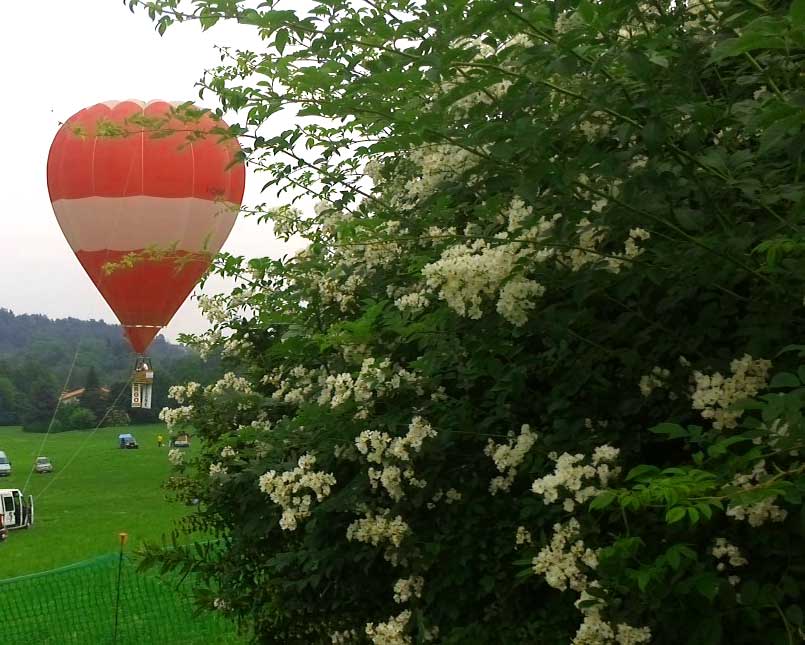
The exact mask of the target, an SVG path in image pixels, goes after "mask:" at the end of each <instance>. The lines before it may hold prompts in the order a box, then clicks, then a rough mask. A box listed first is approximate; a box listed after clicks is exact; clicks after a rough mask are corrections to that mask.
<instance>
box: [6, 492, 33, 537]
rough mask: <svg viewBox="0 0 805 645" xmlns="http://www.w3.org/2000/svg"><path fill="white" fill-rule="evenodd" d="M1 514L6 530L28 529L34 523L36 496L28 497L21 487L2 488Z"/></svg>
mask: <svg viewBox="0 0 805 645" xmlns="http://www.w3.org/2000/svg"><path fill="white" fill-rule="evenodd" d="M0 515H2V517H3V527H4V528H5V530H7V531H8V530H11V529H27V528H28V527H29V526H33V523H34V497H33V495H28V499H25V496H24V495H23V494H22V492H21V491H20V489H19V488H0Z"/></svg>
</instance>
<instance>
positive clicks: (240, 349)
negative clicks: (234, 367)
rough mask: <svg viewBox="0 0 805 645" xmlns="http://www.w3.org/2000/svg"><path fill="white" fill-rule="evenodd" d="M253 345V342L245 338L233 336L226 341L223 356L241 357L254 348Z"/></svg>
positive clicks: (222, 351) (222, 349)
mask: <svg viewBox="0 0 805 645" xmlns="http://www.w3.org/2000/svg"><path fill="white" fill-rule="evenodd" d="M252 347H253V346H252V344H251V343H250V342H249V341H248V340H246V339H245V338H235V337H234V336H233V337H231V338H227V339H226V340H225V341H224V344H223V346H222V347H221V356H224V357H226V358H230V357H239V356H242V355H244V354H245V353H246V352H248V351H249V350H250V349H252Z"/></svg>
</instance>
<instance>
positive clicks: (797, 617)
mask: <svg viewBox="0 0 805 645" xmlns="http://www.w3.org/2000/svg"><path fill="white" fill-rule="evenodd" d="M785 617H786V619H787V620H788V622H789V623H792V624H794V625H797V626H800V625H802V609H800V608H799V607H797V606H796V605H791V606H790V607H787V608H786V610H785Z"/></svg>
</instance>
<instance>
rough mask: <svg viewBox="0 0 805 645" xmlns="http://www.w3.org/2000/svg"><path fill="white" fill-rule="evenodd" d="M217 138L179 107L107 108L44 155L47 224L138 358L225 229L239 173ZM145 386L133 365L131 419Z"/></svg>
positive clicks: (79, 121) (232, 146)
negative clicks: (50, 214) (51, 221)
mask: <svg viewBox="0 0 805 645" xmlns="http://www.w3.org/2000/svg"><path fill="white" fill-rule="evenodd" d="M226 127H227V126H226V124H225V123H224V122H223V121H220V120H217V119H215V118H214V116H213V115H211V114H210V113H209V112H203V111H201V110H199V109H198V108H195V107H193V106H190V105H189V104H181V105H180V104H171V103H167V102H164V101H152V102H151V103H147V104H146V103H142V102H138V101H122V102H119V103H118V102H107V103H98V104H97V105H93V106H92V107H89V108H86V109H84V110H81V111H80V112H78V113H77V114H75V115H73V116H72V117H70V119H68V120H67V122H66V123H65V124H64V125H63V126H62V127H61V128H60V129H59V131H58V132H57V133H56V137H55V138H54V140H53V144H52V145H51V148H50V155H49V156H48V165H47V180H48V191H49V192H50V200H51V202H52V203H53V211H54V212H55V214H56V219H57V220H58V222H59V226H60V227H61V229H62V232H63V233H64V236H65V238H67V242H68V244H69V245H70V247H71V248H72V250H73V252H74V253H75V255H76V257H77V258H78V261H79V262H80V263H81V266H83V267H84V270H85V271H86V272H87V274H88V275H89V277H90V279H91V280H92V281H93V282H94V283H95V286H96V287H97V288H98V291H100V293H101V295H102V296H103V297H104V299H105V300H106V302H107V303H108V304H109V306H110V307H111V309H112V311H113V312H114V313H115V315H116V316H117V318H118V320H119V321H120V323H121V324H122V325H123V329H124V330H125V333H126V335H127V336H128V339H129V342H130V343H131V346H132V348H133V349H134V351H135V352H136V353H137V354H138V355H141V356H142V355H144V354H145V352H146V351H147V349H148V347H149V345H150V344H151V342H152V341H153V339H154V337H155V336H156V335H157V333H158V332H159V330H160V329H161V328H162V327H164V326H165V325H167V324H168V322H170V320H171V318H172V317H173V315H174V314H175V313H176V310H177V309H178V308H179V307H180V305H181V304H182V303H183V302H184V300H185V299H186V298H187V296H188V295H190V292H191V291H192V290H193V288H194V287H195V285H196V283H197V282H198V281H199V279H200V278H201V277H202V276H203V275H204V272H205V271H206V270H207V269H208V268H209V266H210V262H211V261H212V259H213V257H214V256H215V254H216V253H217V252H218V251H219V250H220V249H221V246H222V245H223V244H224V242H225V241H226V238H227V237H228V235H229V232H230V231H231V230H232V226H233V225H234V224H235V219H236V218H237V214H238V209H239V207H240V203H241V200H242V199H243V189H244V183H245V168H244V166H243V164H242V163H239V162H238V163H234V162H235V160H236V158H237V155H238V153H239V152H240V146H239V145H238V143H237V140H235V139H234V138H224V137H222V136H221V134H220V133H219V132H218V131H220V130H222V129H225V128H226ZM138 381H139V383H138ZM152 381H153V372H152V371H151V368H150V366H149V365H148V364H147V363H146V362H145V359H143V358H141V359H140V360H138V364H137V369H136V370H135V375H134V378H133V385H132V405H133V406H134V407H150V394H151V392H150V389H151V387H150V386H151V382H152ZM137 385H140V386H141V387H139V388H137V387H135V386H137Z"/></svg>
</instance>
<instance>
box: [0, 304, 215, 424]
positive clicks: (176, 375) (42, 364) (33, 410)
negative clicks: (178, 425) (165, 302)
mask: <svg viewBox="0 0 805 645" xmlns="http://www.w3.org/2000/svg"><path fill="white" fill-rule="evenodd" d="M148 354H149V356H150V358H151V366H152V367H153V368H154V371H155V374H156V378H155V381H154V393H153V408H152V409H151V410H138V411H132V410H130V409H129V406H128V394H127V382H128V380H129V377H130V376H131V370H132V368H133V367H134V353H133V352H132V350H131V348H130V347H129V345H128V342H127V341H126V339H125V337H124V336H123V329H122V328H121V327H120V326H119V325H110V324H108V323H105V322H102V321H99V320H79V319H77V318H62V319H57V320H52V319H50V318H48V317H47V316H42V315H38V314H34V315H31V314H22V315H19V316H17V315H15V314H14V313H13V312H12V311H10V310H8V309H3V308H0V426H2V425H18V424H22V423H23V421H24V420H25V419H26V418H28V419H30V418H33V417H37V418H38V417H42V419H43V420H44V421H45V422H47V421H49V419H50V417H51V416H52V414H53V412H52V411H53V410H54V408H55V406H56V401H58V399H59V397H61V395H62V394H63V393H64V392H65V391H71V390H77V389H80V388H83V387H84V386H85V385H87V382H88V379H89V375H90V372H94V375H95V376H93V378H94V379H95V384H96V385H95V386H96V387H97V386H100V387H101V390H102V391H107V390H108V391H110V392H111V393H112V394H114V393H116V392H117V393H120V395H122V397H118V395H114V397H113V398H114V399H115V400H116V401H118V407H120V408H121V409H125V410H128V412H129V414H130V416H131V418H132V420H134V421H135V422H146V423H150V422H153V421H155V420H156V418H157V414H158V412H159V410H160V409H161V408H162V407H163V406H164V405H167V404H168V403H169V402H168V399H167V392H168V388H169V387H170V386H171V385H174V384H179V383H186V382H187V381H197V382H199V383H202V384H207V383H211V382H213V381H215V380H216V379H218V378H220V376H221V374H222V373H223V369H222V366H221V361H220V358H219V357H218V356H212V357H210V358H209V359H207V360H202V359H201V357H200V356H199V355H198V354H197V353H195V352H193V351H190V350H188V349H186V348H184V347H182V346H180V345H175V344H173V343H169V342H168V341H166V340H165V339H164V338H163V337H162V336H159V337H157V338H156V340H155V341H154V343H153V345H152V346H151V348H150V349H149V352H148ZM74 359H75V365H74V366H73V369H72V373H71V372H70V367H71V365H73V360H74ZM68 374H70V379H69V381H68V380H67V376H68ZM46 425H47V424H46Z"/></svg>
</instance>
